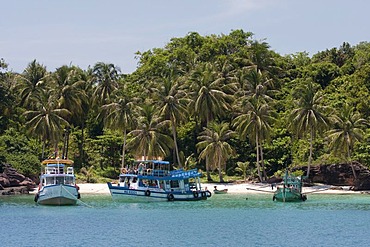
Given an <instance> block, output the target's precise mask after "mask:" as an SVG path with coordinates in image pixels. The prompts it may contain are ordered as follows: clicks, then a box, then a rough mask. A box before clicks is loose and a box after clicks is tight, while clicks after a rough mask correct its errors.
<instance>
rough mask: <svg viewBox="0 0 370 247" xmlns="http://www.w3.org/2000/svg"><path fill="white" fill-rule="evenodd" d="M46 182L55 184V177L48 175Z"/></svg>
mask: <svg viewBox="0 0 370 247" xmlns="http://www.w3.org/2000/svg"><path fill="white" fill-rule="evenodd" d="M46 184H54V177H47V178H46Z"/></svg>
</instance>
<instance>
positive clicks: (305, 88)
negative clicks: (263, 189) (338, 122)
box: [290, 80, 329, 178]
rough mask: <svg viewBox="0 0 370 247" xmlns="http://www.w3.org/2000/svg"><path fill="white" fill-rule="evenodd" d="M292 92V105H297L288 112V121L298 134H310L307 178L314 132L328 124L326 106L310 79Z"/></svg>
mask: <svg viewBox="0 0 370 247" xmlns="http://www.w3.org/2000/svg"><path fill="white" fill-rule="evenodd" d="M294 94H295V97H296V100H295V104H294V105H296V106H297V107H296V108H295V109H293V110H292V111H291V113H290V123H291V127H292V129H293V130H294V131H295V132H296V134H297V135H298V136H300V135H302V134H303V133H307V132H308V133H309V135H310V140H309V141H310V155H309V158H308V167H307V177H308V178H309V176H310V167H311V163H312V152H313V140H314V138H315V134H316V132H317V131H318V130H321V129H323V128H326V127H327V126H328V125H329V120H328V118H327V116H326V115H325V111H326V110H327V107H326V106H324V105H323V104H322V103H323V102H322V101H323V96H322V94H321V91H319V90H318V89H316V88H315V86H314V84H313V83H312V81H310V80H309V81H306V82H305V83H303V84H301V85H300V86H299V87H298V88H297V89H296V91H295V92H294Z"/></svg>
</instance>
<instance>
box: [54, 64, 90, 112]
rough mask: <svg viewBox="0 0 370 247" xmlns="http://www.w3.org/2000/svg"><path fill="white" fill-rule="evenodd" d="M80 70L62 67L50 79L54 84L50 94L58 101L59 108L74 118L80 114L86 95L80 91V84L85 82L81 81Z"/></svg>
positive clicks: (81, 86)
mask: <svg viewBox="0 0 370 247" xmlns="http://www.w3.org/2000/svg"><path fill="white" fill-rule="evenodd" d="M80 70H81V69H79V68H77V67H74V66H72V67H68V66H66V65H64V66H62V67H60V68H58V69H57V70H56V71H55V72H54V73H53V74H52V77H51V78H52V79H53V82H54V84H55V86H54V87H53V89H52V90H51V92H52V94H54V96H55V98H56V99H57V100H58V102H59V107H60V108H65V109H68V110H69V111H70V112H71V113H72V115H74V116H78V115H80V114H82V112H83V109H82V104H83V102H85V101H86V100H87V95H86V93H85V91H84V90H82V88H83V85H82V84H83V83H85V82H84V81H83V80H81V76H80V75H81V73H82V72H81V71H80Z"/></svg>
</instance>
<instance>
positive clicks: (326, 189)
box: [78, 183, 369, 194]
mask: <svg viewBox="0 0 370 247" xmlns="http://www.w3.org/2000/svg"><path fill="white" fill-rule="evenodd" d="M78 186H79V187H80V193H81V194H109V189H108V186H107V184H105V183H104V184H93V183H81V184H78ZM214 186H217V189H219V190H222V189H228V193H230V194H232V193H235V194H253V193H254V194H255V193H273V192H274V190H275V189H276V188H275V187H274V188H273V189H272V187H271V185H270V184H262V183H238V184H231V183H230V184H224V183H222V184H221V183H212V184H210V183H203V184H202V188H203V189H208V190H209V191H211V192H213V190H214ZM303 193H305V194H311V193H322V194H360V193H369V192H365V191H351V190H349V187H348V186H347V187H338V186H331V185H315V186H312V187H304V188H303Z"/></svg>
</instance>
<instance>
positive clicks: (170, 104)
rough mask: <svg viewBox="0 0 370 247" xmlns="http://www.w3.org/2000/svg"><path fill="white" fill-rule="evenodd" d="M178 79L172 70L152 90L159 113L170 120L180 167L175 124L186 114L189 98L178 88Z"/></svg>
mask: <svg viewBox="0 0 370 247" xmlns="http://www.w3.org/2000/svg"><path fill="white" fill-rule="evenodd" d="M178 80H179V79H178V78H175V76H174V73H173V71H172V72H171V73H170V74H169V75H167V76H164V77H163V80H162V83H161V84H159V83H158V84H157V85H159V88H158V89H156V90H155V91H154V92H155V95H156V100H158V102H159V104H160V111H159V114H160V115H161V116H163V117H164V118H165V119H167V120H169V121H170V124H171V128H172V136H173V140H174V146H175V154H176V158H177V162H178V164H179V167H180V168H182V164H181V161H180V155H179V149H178V145H177V126H178V124H179V122H180V121H182V120H184V119H185V117H186V116H187V106H188V103H189V102H190V99H188V98H186V93H185V91H184V90H182V89H181V88H180V83H179V81H178Z"/></svg>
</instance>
